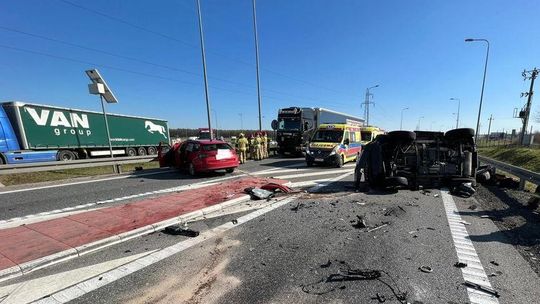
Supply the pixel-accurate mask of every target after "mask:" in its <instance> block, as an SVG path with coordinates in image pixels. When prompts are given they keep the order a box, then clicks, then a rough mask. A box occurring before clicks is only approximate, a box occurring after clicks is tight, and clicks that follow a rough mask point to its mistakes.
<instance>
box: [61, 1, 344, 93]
mask: <svg viewBox="0 0 540 304" xmlns="http://www.w3.org/2000/svg"><path fill="white" fill-rule="evenodd" d="M58 1H61V2H63V3H65V4H68V5H71V6H73V7H76V8H79V9H81V10H84V11H87V12H90V13H93V14H96V15H99V16H102V17H104V18H107V19H109V20H112V21H115V22H119V23H122V24H124V25H127V26H131V27H133V28H136V29H138V30H141V31H144V32H147V33H150V34H153V35H157V36H159V37H162V38H165V39H169V40H172V41H176V42H179V43H182V44H184V45H187V46H190V47H192V48H196V49H198V48H199V46H197V45H195V44H192V43H189V42H186V41H184V40H181V39H178V38H175V37H172V36H170V35H167V34H163V33H160V32H157V31H154V30H152V29H149V28H146V27H143V26H140V25H137V24H134V23H131V22H129V21H126V20H124V19H121V18H118V17H115V16H112V15H109V14H106V13H103V12H100V11H97V10H94V9H91V8H88V7H85V6H82V5H79V4H77V3H73V2H71V1H68V0H58ZM208 53H212V54H215V55H218V56H221V57H224V58H228V59H230V60H232V61H236V62H238V63H242V64H244V65H248V66H251V67H253V63H250V62H246V61H243V60H240V59H237V58H233V57H230V56H227V55H224V54H221V53H218V52H215V51H208ZM262 70H264V71H266V72H270V73H273V74H275V75H279V76H281V77H284V78H288V79H291V80H294V81H297V82H301V83H304V84H306V85H310V86H314V87H316V88H319V89H325V90H328V91H332V92H335V93H340V94H343V92H340V91H337V90H335V89H331V88H326V87H324V86H321V85H319V84H316V83H312V82H309V81H305V80H302V79H299V78H296V77H292V76H288V75H285V74H283V73H280V72H276V71H273V70H270V69H267V68H264V69H262Z"/></svg>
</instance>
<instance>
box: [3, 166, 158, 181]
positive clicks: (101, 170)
mask: <svg viewBox="0 0 540 304" xmlns="http://www.w3.org/2000/svg"><path fill="white" fill-rule="evenodd" d="M135 167H142V168H143V169H154V168H159V163H158V162H156V161H153V162H146V163H140V164H126V165H122V172H132V171H135ZM113 173H114V172H113V168H112V166H103V167H90V168H78V169H67V170H51V171H41V172H31V173H17V174H8V175H0V183H2V184H3V185H4V186H12V185H22V184H29V183H39V182H48V181H57V180H63V179H70V178H75V177H88V176H96V175H104V174H113Z"/></svg>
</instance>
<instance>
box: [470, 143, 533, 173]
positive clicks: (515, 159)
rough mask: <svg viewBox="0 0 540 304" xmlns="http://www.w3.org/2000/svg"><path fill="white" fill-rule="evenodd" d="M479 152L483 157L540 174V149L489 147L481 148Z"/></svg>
mask: <svg viewBox="0 0 540 304" xmlns="http://www.w3.org/2000/svg"><path fill="white" fill-rule="evenodd" d="M478 152H479V153H480V155H483V156H487V157H490V158H493V159H496V160H500V161H502V162H505V163H509V164H512V165H514V166H518V167H521V168H525V169H528V170H531V171H533V172H540V149H530V148H506V147H489V148H479V149H478Z"/></svg>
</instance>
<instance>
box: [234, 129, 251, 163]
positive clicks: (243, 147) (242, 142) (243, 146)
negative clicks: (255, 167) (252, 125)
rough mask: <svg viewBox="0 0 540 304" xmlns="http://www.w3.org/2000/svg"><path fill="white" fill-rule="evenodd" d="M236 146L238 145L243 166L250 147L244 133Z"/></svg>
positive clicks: (239, 137)
mask: <svg viewBox="0 0 540 304" xmlns="http://www.w3.org/2000/svg"><path fill="white" fill-rule="evenodd" d="M236 144H237V145H238V152H239V154H240V163H241V164H243V163H245V162H246V153H247V149H248V146H249V142H248V140H247V138H246V137H245V136H244V133H240V135H239V136H238V140H237V141H236Z"/></svg>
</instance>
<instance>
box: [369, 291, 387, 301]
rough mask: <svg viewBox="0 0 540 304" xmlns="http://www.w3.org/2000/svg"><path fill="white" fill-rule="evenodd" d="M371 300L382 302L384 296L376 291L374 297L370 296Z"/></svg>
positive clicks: (384, 298)
mask: <svg viewBox="0 0 540 304" xmlns="http://www.w3.org/2000/svg"><path fill="white" fill-rule="evenodd" d="M372 299H373V300H377V301H379V303H383V302H386V297H385V296H384V295H383V294H380V293H378V292H377V294H376V295H375V297H374V298H372Z"/></svg>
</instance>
